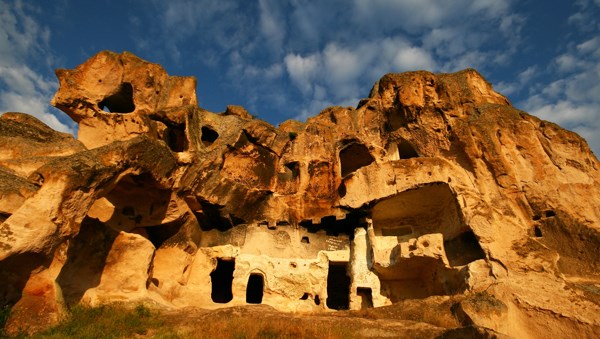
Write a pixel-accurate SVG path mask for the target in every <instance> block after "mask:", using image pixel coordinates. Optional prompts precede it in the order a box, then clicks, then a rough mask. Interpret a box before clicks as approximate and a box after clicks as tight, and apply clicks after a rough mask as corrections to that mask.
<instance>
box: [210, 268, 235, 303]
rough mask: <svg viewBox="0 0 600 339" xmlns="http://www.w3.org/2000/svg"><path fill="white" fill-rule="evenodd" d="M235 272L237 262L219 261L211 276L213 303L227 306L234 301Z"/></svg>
mask: <svg viewBox="0 0 600 339" xmlns="http://www.w3.org/2000/svg"><path fill="white" fill-rule="evenodd" d="M234 270H235V260H233V259H231V260H228V259H221V258H219V259H217V267H216V268H215V270H214V271H213V272H212V273H211V274H210V281H211V285H212V291H211V294H210V297H211V298H212V301H214V302H216V303H219V304H226V303H228V302H230V301H231V299H233V293H232V292H231V284H232V282H233V271H234Z"/></svg>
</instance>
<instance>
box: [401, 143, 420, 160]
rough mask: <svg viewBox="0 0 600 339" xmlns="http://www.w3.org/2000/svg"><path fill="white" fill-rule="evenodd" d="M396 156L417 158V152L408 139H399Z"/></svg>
mask: <svg viewBox="0 0 600 339" xmlns="http://www.w3.org/2000/svg"><path fill="white" fill-rule="evenodd" d="M398 157H399V158H400V159H411V158H418V157H419V154H418V153H417V151H416V150H415V148H414V147H413V145H411V144H410V143H409V142H408V141H406V140H404V139H401V140H400V142H399V143H398Z"/></svg>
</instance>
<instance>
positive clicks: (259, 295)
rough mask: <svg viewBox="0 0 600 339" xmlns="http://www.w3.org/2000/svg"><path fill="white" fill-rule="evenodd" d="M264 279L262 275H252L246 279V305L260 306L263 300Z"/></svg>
mask: <svg viewBox="0 0 600 339" xmlns="http://www.w3.org/2000/svg"><path fill="white" fill-rule="evenodd" d="M264 284H265V281H264V278H263V276H262V274H258V273H252V274H250V277H248V285H247V287H246V303H248V304H260V303H262V299H263V292H264Z"/></svg>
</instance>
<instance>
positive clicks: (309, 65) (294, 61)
mask: <svg viewBox="0 0 600 339" xmlns="http://www.w3.org/2000/svg"><path fill="white" fill-rule="evenodd" d="M284 63H285V67H286V70H287V72H288V74H289V76H290V78H291V79H292V81H293V82H294V84H295V85H296V86H298V88H299V89H300V91H302V93H303V94H305V95H306V94H310V93H311V91H312V84H313V81H314V80H315V77H316V75H317V73H318V72H319V71H320V69H321V68H322V66H321V65H320V63H321V60H320V56H319V55H317V54H312V55H308V56H306V57H303V56H300V55H296V54H288V55H286V56H285V58H284Z"/></svg>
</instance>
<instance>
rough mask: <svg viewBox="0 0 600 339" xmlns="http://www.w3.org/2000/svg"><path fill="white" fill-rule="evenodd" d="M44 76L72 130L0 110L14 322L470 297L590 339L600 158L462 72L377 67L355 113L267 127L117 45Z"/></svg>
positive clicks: (595, 314) (532, 329)
mask: <svg viewBox="0 0 600 339" xmlns="http://www.w3.org/2000/svg"><path fill="white" fill-rule="evenodd" d="M57 76H58V78H59V81H60V88H59V90H58V92H57V93H56V95H55V97H54V99H53V100H52V104H53V105H54V106H56V107H58V108H60V109H61V110H63V111H64V112H65V113H67V114H68V115H69V116H70V117H71V118H72V119H73V120H75V121H76V122H78V123H79V130H78V138H77V139H78V140H75V139H74V138H72V137H70V136H68V135H64V134H61V133H58V132H54V131H52V130H51V129H50V128H48V127H47V126H45V125H44V124H42V123H41V122H39V121H38V120H36V119H35V118H32V117H30V116H27V115H25V114H21V113H6V114H5V115H3V116H2V117H1V118H0V143H1V144H2V150H1V151H0V194H1V199H0V221H1V222H2V225H1V226H0V276H1V277H2V282H3V283H2V284H1V285H0V303H1V304H8V305H14V306H13V307H12V313H11V317H10V319H9V322H8V324H7V331H8V332H9V333H15V332H16V331H18V330H19V329H27V330H29V331H35V330H38V329H40V328H44V327H45V326H48V325H49V324H53V323H56V321H58V320H60V319H61V318H62V317H63V316H64V314H65V310H66V309H68V307H71V306H73V305H76V304H85V305H99V304H104V303H111V302H130V303H134V302H144V303H148V304H154V305H157V306H159V307H167V308H182V307H186V306H196V307H201V308H207V309H213V308H222V307H230V306H239V305H246V304H261V303H262V304H267V305H271V306H273V307H275V308H276V309H278V310H280V311H285V312H328V311H335V310H344V309H351V310H359V309H366V308H372V307H382V306H387V305H393V304H395V303H398V302H400V301H404V300H408V299H414V300H423V301H424V302H425V301H426V300H427V298H431V297H433V296H456V295H470V294H474V293H480V292H483V291H485V293H486V295H489V296H490V298H491V299H485V300H484V301H486V300H487V301H486V302H484V303H483V304H477V303H474V302H472V299H465V301H464V302H460V303H457V304H456V307H455V310H456V312H455V313H456V314H455V315H456V316H457V317H458V318H459V320H460V321H461V323H462V324H463V325H475V326H477V327H478V328H479V327H480V328H487V329H490V330H493V331H495V333H496V332H497V333H500V334H505V335H509V336H514V337H519V338H524V337H531V338H537V337H540V338H541V337H559V336H560V337H565V336H567V337H593V336H594V333H595V334H598V333H599V331H600V316H599V314H600V307H599V304H598V303H599V302H600V273H599V272H600V252H599V251H598V248H600V233H599V229H600V223H599V220H600V214H599V209H598V206H600V176H599V171H598V170H599V166H600V164H599V162H598V160H597V159H596V157H595V156H594V155H593V154H592V152H591V151H590V149H589V147H588V145H587V144H586V142H585V141H584V140H583V139H582V138H581V137H579V136H578V135H576V134H575V133H572V132H569V131H566V130H564V129H562V128H560V127H559V126H557V125H555V124H552V123H549V122H546V121H542V120H540V119H538V118H536V117H533V116H531V115H529V114H527V113H525V112H522V111H520V110H518V109H516V108H514V107H512V105H511V104H510V102H509V101H508V100H507V99H506V98H505V97H504V96H502V95H501V94H498V93H496V92H494V90H493V89H492V86H491V85H490V84H489V83H488V82H486V80H485V79H484V78H483V77H482V76H481V75H480V74H479V73H477V72H476V71H475V70H472V69H468V70H464V71H461V72H458V73H454V74H433V73H429V72H424V71H419V72H409V73H402V74H388V75H385V76H383V77H382V78H381V79H380V80H379V81H378V82H377V83H376V84H375V85H374V87H373V89H372V90H371V93H370V95H369V97H368V98H365V99H363V100H361V101H360V103H359V104H358V106H357V107H356V108H352V107H332V108H328V109H325V110H324V111H322V112H321V113H319V114H318V115H316V116H315V117H312V118H310V119H308V120H307V121H306V122H305V123H301V122H297V121H286V122H284V123H282V124H281V125H280V126H279V127H274V126H272V125H270V124H268V123H266V122H264V121H262V120H259V119H254V118H253V117H252V116H251V115H250V114H249V113H248V112H247V111H246V110H245V109H244V108H242V107H239V106H229V107H227V110H226V111H225V112H222V113H213V112H208V111H206V110H204V109H202V108H199V107H198V106H197V99H196V94H195V88H196V85H195V84H196V82H195V81H196V80H195V79H194V78H191V77H172V76H169V75H168V74H167V73H166V72H165V71H164V70H163V69H162V67H161V66H159V65H157V64H153V63H149V62H146V61H144V60H141V59H139V58H137V57H136V56H134V55H132V54H130V53H123V54H116V53H112V52H100V53H99V54H97V55H96V56H94V57H92V58H91V59H90V60H88V61H86V62H85V63H84V64H82V65H80V66H79V67H77V68H76V69H73V70H58V71H57ZM469 300H471V301H469ZM490 300H491V301H490Z"/></svg>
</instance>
